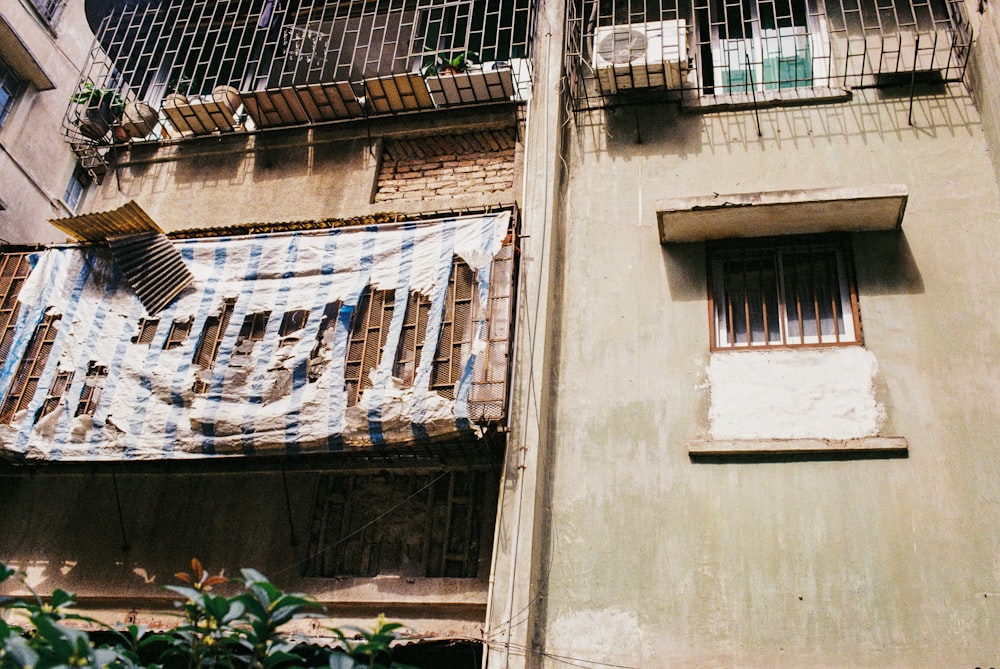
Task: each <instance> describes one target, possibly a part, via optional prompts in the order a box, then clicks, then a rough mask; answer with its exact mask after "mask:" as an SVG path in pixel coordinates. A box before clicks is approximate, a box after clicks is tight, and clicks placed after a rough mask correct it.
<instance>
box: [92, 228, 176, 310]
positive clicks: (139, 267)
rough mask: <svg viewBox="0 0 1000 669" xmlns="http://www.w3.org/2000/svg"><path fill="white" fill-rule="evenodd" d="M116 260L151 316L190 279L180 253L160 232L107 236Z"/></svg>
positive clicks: (165, 304) (171, 298)
mask: <svg viewBox="0 0 1000 669" xmlns="http://www.w3.org/2000/svg"><path fill="white" fill-rule="evenodd" d="M108 244H109V245H110V246H111V252H112V253H113V254H114V256H115V261H116V262H117V263H118V267H119V268H121V271H122V273H123V274H124V275H125V278H126V279H127V280H128V283H129V285H130V286H131V287H132V290H134V291H135V294H136V296H138V298H139V300H140V301H141V302H142V306H144V307H145V308H146V312H147V313H148V314H149V315H150V316H152V315H154V314H156V313H157V312H159V311H160V310H161V309H163V308H164V307H165V306H167V305H168V304H170V301H171V300H173V299H174V298H175V297H177V295H179V294H180V292H181V291H182V290H184V289H185V288H186V287H187V286H188V285H189V284H190V283H191V282H192V281H194V275H193V274H191V271H190V270H189V269H188V268H187V265H185V264H184V259H183V258H182V257H181V252H180V251H179V250H178V249H177V248H176V247H175V246H174V245H173V244H172V243H170V240H169V239H167V237H166V235H164V234H163V233H162V232H142V233H139V234H135V235H122V236H120V237H109V238H108Z"/></svg>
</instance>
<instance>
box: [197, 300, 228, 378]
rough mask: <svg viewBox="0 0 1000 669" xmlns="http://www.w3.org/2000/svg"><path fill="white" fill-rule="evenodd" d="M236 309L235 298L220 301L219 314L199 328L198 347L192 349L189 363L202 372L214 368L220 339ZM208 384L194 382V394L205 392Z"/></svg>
mask: <svg viewBox="0 0 1000 669" xmlns="http://www.w3.org/2000/svg"><path fill="white" fill-rule="evenodd" d="M235 309H236V298H235V297H230V298H226V299H224V300H223V301H222V304H221V305H220V306H219V312H218V313H217V314H213V315H211V316H209V317H208V318H206V319H205V324H204V325H203V326H202V328H201V337H200V338H199V339H198V346H196V347H195V349H194V357H193V358H192V359H191V362H192V363H193V364H195V365H196V366H197V367H198V368H199V369H201V370H202V371H207V370H210V369H212V368H213V367H214V366H215V359H216V358H217V357H218V355H219V347H220V346H222V338H223V337H225V336H226V330H227V329H228V328H229V321H230V319H231V318H232V317H233V311H235ZM208 388H209V384H208V383H206V382H205V381H202V380H201V379H200V378H199V379H198V380H197V381H195V382H194V386H193V388H192V389H193V390H194V392H195V393H204V392H207V391H208Z"/></svg>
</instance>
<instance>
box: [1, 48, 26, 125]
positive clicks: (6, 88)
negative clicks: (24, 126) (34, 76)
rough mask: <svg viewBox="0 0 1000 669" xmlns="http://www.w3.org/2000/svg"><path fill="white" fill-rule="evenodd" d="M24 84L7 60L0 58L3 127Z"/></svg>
mask: <svg viewBox="0 0 1000 669" xmlns="http://www.w3.org/2000/svg"><path fill="white" fill-rule="evenodd" d="M24 86H25V83H24V81H23V80H22V79H21V78H20V77H19V76H17V73H15V72H14V70H13V68H11V66H10V65H8V64H7V61H5V60H4V59H3V58H0V127H3V124H4V121H6V120H7V116H8V115H9V114H10V110H11V109H12V108H13V107H14V103H15V102H16V101H17V98H18V96H19V95H21V93H22V92H23V91H24Z"/></svg>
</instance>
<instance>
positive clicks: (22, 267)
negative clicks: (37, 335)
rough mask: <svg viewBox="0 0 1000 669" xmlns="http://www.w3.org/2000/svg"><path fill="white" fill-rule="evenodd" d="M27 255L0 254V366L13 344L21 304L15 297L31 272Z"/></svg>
mask: <svg viewBox="0 0 1000 669" xmlns="http://www.w3.org/2000/svg"><path fill="white" fill-rule="evenodd" d="M29 255H30V254H28V253H4V254H0V365H2V364H3V363H5V362H6V360H7V355H8V354H9V353H10V347H11V346H12V345H13V343H14V328H15V326H16V325H17V315H18V313H19V312H20V306H21V303H20V302H18V301H17V296H18V294H19V293H20V292H21V286H22V284H24V280H25V279H26V278H27V277H28V274H29V273H30V272H31V262H30V260H29Z"/></svg>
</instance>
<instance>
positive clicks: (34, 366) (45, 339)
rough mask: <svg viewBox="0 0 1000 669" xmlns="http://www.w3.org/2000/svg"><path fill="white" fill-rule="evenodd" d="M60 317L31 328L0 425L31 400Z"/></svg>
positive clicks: (53, 317)
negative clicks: (33, 329)
mask: <svg viewBox="0 0 1000 669" xmlns="http://www.w3.org/2000/svg"><path fill="white" fill-rule="evenodd" d="M60 318H61V316H59V315H46V316H45V317H44V318H42V321H41V322H40V323H39V324H38V326H37V327H36V328H35V332H34V334H33V335H32V336H31V341H29V342H28V348H27V350H26V351H25V352H24V356H23V357H22V358H21V362H20V364H19V365H18V369H17V374H16V375H15V377H14V381H13V383H12V384H11V387H10V390H8V391H7V396H6V397H5V398H4V401H3V406H2V407H0V422H3V423H7V424H9V423H10V422H11V420H13V418H14V415H15V414H16V413H17V412H18V411H21V410H22V409H26V408H27V407H28V405H29V404H30V403H31V400H32V399H33V398H34V396H35V389H36V388H37V387H38V380H39V378H40V377H41V375H42V372H43V371H44V370H45V364H46V363H47V362H48V358H49V352H50V351H51V350H52V345H53V343H54V342H55V340H56V334H57V332H58V330H57V327H58V323H59V320H60Z"/></svg>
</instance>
